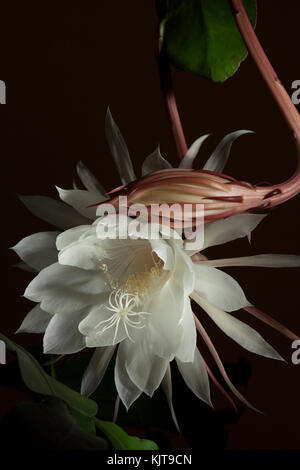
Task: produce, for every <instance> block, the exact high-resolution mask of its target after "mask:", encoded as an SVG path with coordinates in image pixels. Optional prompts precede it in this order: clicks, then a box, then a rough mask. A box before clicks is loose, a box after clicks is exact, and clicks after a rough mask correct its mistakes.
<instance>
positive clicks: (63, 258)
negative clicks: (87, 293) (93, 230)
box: [58, 236, 101, 270]
mask: <svg viewBox="0 0 300 470" xmlns="http://www.w3.org/2000/svg"><path fill="white" fill-rule="evenodd" d="M58 260H59V263H60V264H62V265H67V266H75V267H77V268H82V269H85V270H100V268H101V240H99V239H98V238H96V237H95V236H90V237H88V238H84V239H81V240H79V241H77V242H74V243H72V244H71V245H67V246H66V247H65V248H63V249H62V250H61V251H60V252H59V255H58Z"/></svg>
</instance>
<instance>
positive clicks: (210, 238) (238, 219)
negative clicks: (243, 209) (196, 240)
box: [202, 214, 266, 250]
mask: <svg viewBox="0 0 300 470" xmlns="http://www.w3.org/2000/svg"><path fill="white" fill-rule="evenodd" d="M265 217H266V215H265V214H263V215H258V214H238V215H233V216H231V217H228V218H227V219H223V220H217V221H216V222H212V223H210V224H207V225H206V226H205V228H204V245H203V248H202V249H203V250H204V249H205V248H208V247H210V246H215V245H220V244H223V243H227V242H230V241H232V240H235V239H237V238H243V237H246V236H248V234H249V233H250V232H251V231H252V230H254V229H255V227H256V226H257V225H258V224H259V223H260V222H261V221H262V220H263V219H264V218H265Z"/></svg>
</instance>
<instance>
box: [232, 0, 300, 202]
mask: <svg viewBox="0 0 300 470" xmlns="http://www.w3.org/2000/svg"><path fill="white" fill-rule="evenodd" d="M231 4H232V6H233V10H234V13H235V18H236V22H237V25H238V27H239V30H240V32H241V35H242V37H243V38H244V41H245V43H246V46H247V48H248V50H249V53H250V54H251V56H252V58H253V60H254V62H255V64H256V66H257V68H258V69H259V71H260V73H261V75H262V76H263V78H264V80H265V82H266V84H267V86H268V88H269V90H270V91H271V93H272V95H273V97H274V98H275V100H276V102H277V104H278V106H279V108H280V110H281V112H282V114H283V115H284V117H285V119H286V121H287V123H288V125H289V127H290V128H291V130H292V131H293V134H294V136H295V138H296V141H297V147H298V155H299V157H298V167H297V169H296V171H295V173H294V175H293V176H292V177H291V178H290V179H289V180H288V181H286V182H284V183H282V184H279V185H276V186H273V187H270V188H269V189H270V191H271V190H272V189H273V188H276V189H279V190H280V193H279V194H278V195H274V197H272V198H270V199H268V200H269V202H270V206H275V205H277V204H280V203H282V202H284V201H285V200H287V199H290V198H291V197H293V196H294V195H295V194H297V193H298V192H299V191H300V152H299V143H300V116H299V113H298V111H297V109H296V107H295V106H294V104H293V102H292V100H291V98H290V97H289V95H288V93H287V92H286V90H285V89H284V87H283V86H282V84H281V82H280V80H279V78H278V76H277V74H276V72H275V71H274V69H273V67H272V65H271V64H270V61H269V59H268V58H267V56H266V54H265V52H264V50H263V48H262V46H261V44H260V42H259V40H258V38H257V36H256V34H255V32H254V29H253V27H252V25H251V22H250V20H249V18H248V15H247V13H246V11H245V8H244V6H243V2H242V0H231ZM258 191H259V189H258ZM263 191H264V188H262V189H261V192H263Z"/></svg>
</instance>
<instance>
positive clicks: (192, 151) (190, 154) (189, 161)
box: [178, 134, 210, 168]
mask: <svg viewBox="0 0 300 470" xmlns="http://www.w3.org/2000/svg"><path fill="white" fill-rule="evenodd" d="M209 135H210V134H207V135H202V136H201V137H199V138H198V139H197V140H195V142H193V143H192V145H191V146H190V148H189V149H188V151H187V153H186V154H185V156H184V157H183V159H182V160H181V162H180V164H179V167H178V168H192V167H193V163H194V160H195V158H196V157H197V155H198V152H199V150H200V147H201V145H202V144H203V142H204V141H205V140H206V139H207V137H209Z"/></svg>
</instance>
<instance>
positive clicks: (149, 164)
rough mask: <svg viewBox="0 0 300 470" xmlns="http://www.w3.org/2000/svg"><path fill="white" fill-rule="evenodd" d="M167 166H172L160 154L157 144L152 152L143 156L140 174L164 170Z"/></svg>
mask: <svg viewBox="0 0 300 470" xmlns="http://www.w3.org/2000/svg"><path fill="white" fill-rule="evenodd" d="M167 168H172V165H171V164H170V163H169V162H168V161H167V160H165V159H164V157H163V156H162V155H161V153H160V148H159V146H158V147H157V148H156V149H155V150H154V152H153V153H151V154H150V155H148V157H146V158H145V160H144V162H143V165H142V176H145V175H148V174H149V173H153V172H154V171H160V170H166V169H167Z"/></svg>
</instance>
